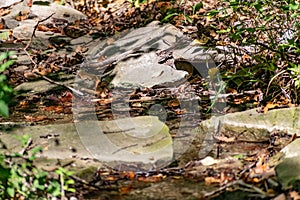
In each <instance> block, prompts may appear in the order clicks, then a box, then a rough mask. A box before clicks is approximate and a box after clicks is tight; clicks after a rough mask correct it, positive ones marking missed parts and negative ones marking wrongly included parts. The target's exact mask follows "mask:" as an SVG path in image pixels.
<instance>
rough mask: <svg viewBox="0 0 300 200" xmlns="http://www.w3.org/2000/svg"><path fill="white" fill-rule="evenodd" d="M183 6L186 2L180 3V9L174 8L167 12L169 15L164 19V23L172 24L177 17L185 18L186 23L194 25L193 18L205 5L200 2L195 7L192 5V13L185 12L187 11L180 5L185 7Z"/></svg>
mask: <svg viewBox="0 0 300 200" xmlns="http://www.w3.org/2000/svg"><path fill="white" fill-rule="evenodd" d="M183 4H185V1H181V2H180V3H179V6H178V7H174V8H171V9H169V10H168V11H167V13H166V14H165V17H164V18H163V19H162V22H170V21H171V20H172V18H173V17H175V16H183V17H184V19H185V21H186V22H188V23H190V24H193V23H194V18H193V16H194V15H195V14H196V13H197V12H198V11H199V10H200V9H201V8H203V3H202V2H200V3H197V4H195V5H192V6H191V9H190V10H191V11H189V10H185V9H183V10H182V9H181V6H180V5H183Z"/></svg>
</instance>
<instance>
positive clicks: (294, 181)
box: [275, 139, 300, 190]
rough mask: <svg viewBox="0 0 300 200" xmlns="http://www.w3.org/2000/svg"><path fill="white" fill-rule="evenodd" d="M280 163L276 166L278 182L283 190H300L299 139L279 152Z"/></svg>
mask: <svg viewBox="0 0 300 200" xmlns="http://www.w3.org/2000/svg"><path fill="white" fill-rule="evenodd" d="M281 153H283V155H281V162H280V163H279V164H278V165H277V166H276V168H275V170H276V175H277V177H278V181H279V182H280V183H281V184H282V186H283V188H284V189H287V188H288V187H290V186H293V187H294V188H296V189H297V190H299V189H300V187H299V183H300V139H296V140H295V141H293V142H292V143H291V144H289V145H287V146H286V147H284V148H283V149H282V150H281Z"/></svg>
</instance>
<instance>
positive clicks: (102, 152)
mask: <svg viewBox="0 0 300 200" xmlns="http://www.w3.org/2000/svg"><path fill="white" fill-rule="evenodd" d="M94 127H98V129H94ZM15 134H17V135H23V134H28V135H29V136H30V137H31V138H32V139H33V143H34V144H35V145H38V146H42V147H43V152H42V154H41V155H40V156H39V157H40V158H46V159H61V160H66V159H67V160H75V161H76V162H79V163H82V159H85V160H87V161H88V162H90V163H91V164H92V163H94V162H92V160H93V158H96V159H98V160H99V161H102V162H105V163H108V164H110V165H111V166H112V167H116V166H121V165H122V166H123V165H126V166H127V165H129V166H130V165H132V166H133V167H134V166H136V167H135V169H136V170H142V169H147V170H149V169H153V168H157V167H163V166H166V165H167V164H169V163H170V162H171V160H172V157H173V151H172V138H171V136H170V135H169V130H168V127H167V126H166V125H164V124H163V123H162V122H160V121H159V120H158V118H157V117H153V116H152V117H151V116H144V117H135V118H125V119H118V120H113V121H80V122H76V123H75V124H72V123H68V124H56V125H46V126H28V127H21V128H17V129H12V130H5V132H2V133H1V135H0V139H1V141H3V142H4V143H5V144H8V146H9V144H17V139H16V138H15V136H14V135H15ZM11 148H12V149H11V150H12V151H19V150H20V148H21V146H20V145H13V146H12V147H11ZM44 163H45V160H44ZM98 164H99V163H98ZM82 173H84V172H83V171H82ZM86 173H87V172H86Z"/></svg>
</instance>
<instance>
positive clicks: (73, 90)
mask: <svg viewBox="0 0 300 200" xmlns="http://www.w3.org/2000/svg"><path fill="white" fill-rule="evenodd" d="M34 73H35V74H37V75H39V76H40V77H42V78H43V79H44V80H46V81H48V82H49V83H53V84H56V85H60V86H63V87H65V88H67V89H69V90H71V91H72V92H74V93H76V94H77V95H79V96H83V95H84V94H83V93H82V92H80V91H79V90H76V89H74V88H72V87H70V86H67V85H65V84H63V83H59V82H56V81H54V80H52V79H50V78H48V77H47V76H44V75H42V74H41V73H39V72H37V71H35V72H34Z"/></svg>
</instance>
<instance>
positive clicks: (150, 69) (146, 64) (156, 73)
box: [111, 52, 188, 88]
mask: <svg viewBox="0 0 300 200" xmlns="http://www.w3.org/2000/svg"><path fill="white" fill-rule="evenodd" d="M113 74H115V77H114V79H113V80H112V82H111V84H113V85H114V86H115V87H128V88H139V87H143V88H147V87H148V88H150V87H153V86H155V85H163V86H176V85H178V84H176V83H177V82H185V81H187V80H186V77H187V76H188V73H187V72H185V71H181V70H176V69H174V68H172V67H170V66H167V65H163V64H158V58H157V56H156V54H155V53H154V52H151V53H147V54H143V55H142V56H140V57H139V58H137V59H134V58H131V59H128V60H126V61H124V62H120V63H118V64H117V66H116V67H115V69H114V72H113Z"/></svg>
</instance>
